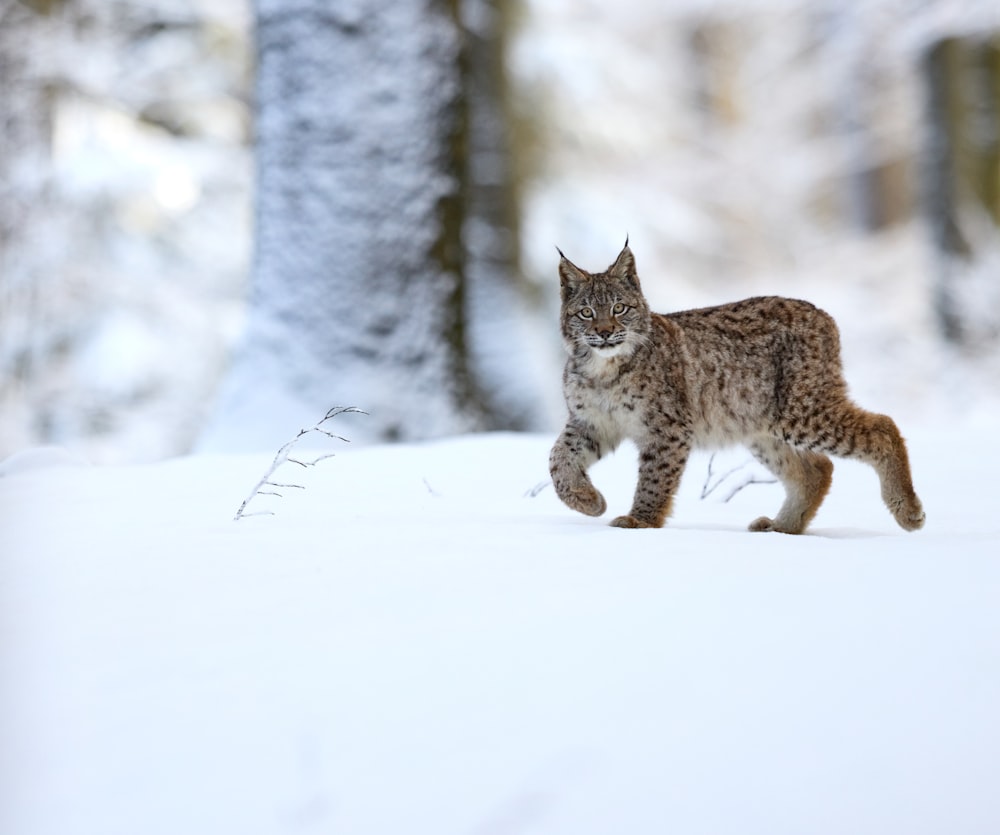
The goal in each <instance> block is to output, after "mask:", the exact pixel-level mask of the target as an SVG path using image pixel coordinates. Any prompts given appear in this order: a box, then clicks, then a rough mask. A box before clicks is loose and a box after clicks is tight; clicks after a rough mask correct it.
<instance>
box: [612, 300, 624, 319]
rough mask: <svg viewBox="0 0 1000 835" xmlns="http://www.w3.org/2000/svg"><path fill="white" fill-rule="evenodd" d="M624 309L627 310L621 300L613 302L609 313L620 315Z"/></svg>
mask: <svg viewBox="0 0 1000 835" xmlns="http://www.w3.org/2000/svg"><path fill="white" fill-rule="evenodd" d="M626 310H628V306H627V305H624V304H622V303H621V302H615V306H614V307H612V308H611V315H612V316H621V315H622V314H623V313H624V312H625V311H626Z"/></svg>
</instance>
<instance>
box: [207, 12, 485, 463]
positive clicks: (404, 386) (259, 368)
mask: <svg viewBox="0 0 1000 835" xmlns="http://www.w3.org/2000/svg"><path fill="white" fill-rule="evenodd" d="M456 14H457V13H456V9H455V7H454V4H452V3H450V2H448V0H405V2H393V3H385V2H383V1H382V0H351V2H337V3H333V4H331V3H329V2H327V0H258V3H257V40H258V70H257V72H258V81H257V95H258V102H257V106H258V113H257V154H258V161H257V166H258V183H257V188H258V194H257V217H256V228H257V251H256V257H255V265H254V269H253V277H252V299H251V312H250V318H249V321H248V326H247V334H246V339H245V346H244V349H243V351H242V352H241V354H240V355H239V357H238V358H237V361H236V364H235V367H234V369H233V371H232V374H231V376H230V379H229V380H228V382H227V384H226V387H225V391H224V395H223V398H224V402H223V407H222V413H221V414H220V415H219V416H218V418H217V420H216V426H215V427H213V428H212V430H211V431H210V432H209V442H211V439H212V435H213V434H218V433H220V432H223V433H225V434H226V435H228V436H229V437H230V438H231V439H232V440H234V441H235V443H238V444H240V445H244V446H245V445H247V444H248V443H255V444H261V443H271V442H272V441H273V437H275V436H280V435H279V433H277V427H278V425H279V424H280V426H281V427H282V428H281V432H280V434H287V432H288V431H289V426H293V427H294V426H295V424H296V421H298V422H299V423H301V425H303V426H305V425H309V424H311V423H313V422H315V420H316V417H317V415H322V414H323V413H325V411H326V410H327V409H328V408H329V407H330V406H334V405H356V406H360V407H362V408H364V409H365V410H366V411H368V412H369V413H370V415H371V416H370V417H369V418H365V419H363V420H359V421H357V422H356V426H357V427H358V428H357V430H354V429H347V430H345V434H347V435H348V436H350V437H352V438H357V437H358V436H359V435H360V436H362V437H369V438H371V439H390V440H391V439H407V438H426V437H433V436H439V435H445V434H451V433H456V432H461V431H465V430H470V429H475V428H478V427H481V426H483V425H485V424H484V416H483V412H482V409H481V407H480V403H479V398H478V395H477V390H476V385H475V383H474V381H473V379H472V374H471V373H470V371H469V368H468V365H467V359H466V332H465V322H464V315H463V313H464V293H465V272H466V264H465V260H466V259H465V253H464V249H463V245H462V239H461V235H462V226H463V222H464V220H465V211H466V208H465V202H466V201H465V198H466V192H467V185H468V184H467V177H466V170H467V166H466V159H465V154H466V153H467V101H466V91H465V90H464V89H463V78H462V38H461V31H460V28H459V25H458V21H457V18H456ZM223 424H226V427H225V428H224V429H223V428H222V425H223ZM240 427H242V429H241V428H240ZM258 427H259V429H260V431H259V432H257V433H256V434H255V433H254V430H255V428H258ZM234 433H235V434H234Z"/></svg>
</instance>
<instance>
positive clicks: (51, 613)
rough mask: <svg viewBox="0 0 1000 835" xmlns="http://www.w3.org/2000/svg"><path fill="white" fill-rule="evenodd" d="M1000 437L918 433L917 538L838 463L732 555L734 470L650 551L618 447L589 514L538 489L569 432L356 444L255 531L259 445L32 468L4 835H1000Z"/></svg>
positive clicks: (289, 475)
mask: <svg viewBox="0 0 1000 835" xmlns="http://www.w3.org/2000/svg"><path fill="white" fill-rule="evenodd" d="M900 422H901V423H902V422H904V421H902V420H901V421H900ZM994 437H995V431H994V429H981V430H976V431H973V430H968V431H962V432H955V431H949V432H944V431H931V430H928V431H924V432H917V433H911V437H910V448H911V456H912V459H913V467H914V475H915V480H916V484H917V488H918V491H919V492H920V494H921V497H922V498H923V500H924V504H925V507H926V508H927V512H928V522H927V526H926V528H925V529H924V530H923V531H921V532H919V533H916V534H905V533H903V532H902V531H900V530H899V529H898V528H897V527H895V524H894V523H893V521H892V520H891V518H890V516H889V514H888V513H887V512H886V511H885V509H884V508H883V507H882V505H881V502H880V501H879V498H878V485H877V481H876V478H875V475H874V474H873V473H872V472H871V471H870V470H869V469H867V468H865V467H863V466H861V465H855V464H851V463H848V462H838V463H837V470H836V472H835V476H834V487H833V491H832V493H831V495H830V497H829V498H828V499H827V502H826V504H825V505H824V506H823V508H822V509H821V511H820V513H819V516H818V518H817V519H816V522H815V525H814V528H813V529H812V531H811V534H810V535H806V536H802V537H787V536H783V535H779V534H750V533H747V532H745V530H744V526H745V525H746V523H748V522H749V521H750V520H751V519H753V518H755V517H756V516H758V515H759V514H761V513H764V512H773V511H774V510H776V508H777V506H778V504H779V503H780V499H781V494H780V488H779V487H777V486H775V485H753V486H749V487H747V488H745V489H743V490H742V491H739V492H738V493H737V494H736V495H735V496H734V497H733V498H732V500H731V501H729V502H723V501H722V500H721V497H722V496H723V495H724V494H725V493H726V492H727V491H728V490H729V489H731V487H732V486H733V485H735V484H738V483H739V480H740V479H745V478H746V477H747V475H748V471H747V470H740V471H738V472H737V473H735V474H734V475H733V476H732V477H731V478H730V479H728V480H726V482H725V483H724V484H722V485H721V486H720V487H719V488H718V489H716V490H715V491H714V492H713V493H712V494H711V495H710V496H709V498H708V499H706V500H701V499H700V498H699V496H700V493H701V491H702V489H703V485H704V484H705V482H706V475H707V461H708V459H707V458H706V457H704V456H699V457H695V458H694V459H693V460H692V462H691V464H690V466H689V468H688V472H687V475H686V477H685V480H684V483H683V485H682V490H681V494H680V495H679V497H678V502H677V507H676V511H675V514H674V518H673V519H672V520H671V522H670V523H669V525H668V527H667V528H666V529H664V530H658V531H625V530H618V529H612V528H610V527H608V526H607V525H606V522H607V518H610V516H611V514H614V513H620V512H623V511H624V510H626V509H627V508H628V504H629V499H630V495H631V491H632V489H633V484H634V477H635V455H634V451H629V450H627V449H626V450H623V451H621V452H619V453H618V455H617V456H615V457H613V458H611V459H608V460H606V461H604V462H601V464H599V465H598V466H597V468H595V471H594V476H595V481H596V483H597V484H598V486H599V487H601V488H602V489H603V490H604V491H605V494H606V496H607V497H608V500H609V516H608V517H607V518H606V519H603V520H595V519H589V518H586V517H583V516H579V515H576V514H574V513H573V512H571V511H569V510H568V509H566V508H565V507H563V506H562V505H561V504H560V503H559V501H558V499H557V498H556V497H555V496H554V494H553V491H552V489H551V487H547V488H543V489H541V490H540V492H537V494H536V495H534V496H533V495H531V493H532V492H533V488H535V487H536V486H538V485H540V484H544V482H545V481H546V478H547V472H546V462H547V453H548V447H549V445H550V443H551V441H552V438H551V437H548V436H545V437H542V436H517V435H489V436H473V437H467V438H463V439H457V440H450V441H444V442H437V443H433V444H426V445H421V446H397V447H370V448H365V449H355V450H351V449H349V448H348V449H347V451H344V450H343V449H342V448H337V449H336V450H335V451H336V452H337V455H336V457H335V458H332V459H329V460H326V461H322V462H320V463H319V464H318V465H317V466H316V467H315V468H313V469H308V470H300V469H299V468H296V467H294V466H292V465H286V467H285V468H283V469H282V470H281V471H279V473H278V476H279V478H282V479H284V480H289V481H298V483H300V484H302V485H304V486H305V489H303V490H296V489H288V490H286V491H285V492H286V494H287V495H286V497H285V498H284V499H277V498H273V497H264V496H262V497H257V499H255V500H254V502H253V503H252V504H251V509H253V508H254V505H255V506H256V509H257V510H261V511H264V510H272V511H274V513H275V515H273V516H259V517H253V518H247V519H244V520H242V521H240V522H234V521H232V517H233V514H234V513H235V511H236V508H237V507H238V506H239V503H240V501H241V500H242V498H243V497H244V495H245V494H246V492H247V491H248V490H249V489H250V487H251V486H252V485H253V484H254V483H255V482H256V480H257V479H258V478H259V477H260V475H261V473H262V472H263V471H264V470H265V469H266V467H267V465H268V464H269V463H270V461H271V458H272V455H273V451H272V452H271V453H267V454H262V455H255V456H246V457H226V456H215V457H210V456H200V457H192V458H188V459H182V460H175V461H170V462H166V463H160V464H155V465H145V466H136V467H130V468H94V467H87V466H79V465H75V466H66V467H63V466H59V461H58V456H57V455H54V454H53V453H52V451H51V450H49V451H44V452H43V453H40V454H39V455H37V456H32V455H31V454H30V453H27V454H22V455H21V456H19V460H18V462H16V463H17V466H12V467H9V468H8V469H7V470H5V471H3V475H2V476H0V514H2V516H0V571H2V574H0V595H2V599H0V623H2V626H0V634H2V635H3V645H2V656H0V663H2V670H0V682H2V685H0V738H2V740H3V742H2V744H0V792H2V796H0V831H2V832H4V833H16V835H42V833H53V835H77V834H78V833H100V834H101V835H111V833H138V832H141V833H144V835H155V833H170V835H175V834H176V833H211V835H216V833H220V832H233V833H237V832H238V833H301V832H306V833H308V832H317V833H320V832H322V833H350V834H351V835H364V833H380V834H381V833H385V834H386V835H398V833H407V834H408V835H415V834H416V833H428V835H449V833H463V834H464V833H477V834H479V835H482V834H483V833H491V834H492V833H566V835H586V833H609V832H628V833H652V832H657V833H667V832H669V833H684V835H688V834H690V833H734V835H737V833H738V835H749V834H750V833H767V835H776V833H789V834H791V833H796V835H798V834H799V833H813V834H815V833H831V835H842V834H843V833H852V835H860V834H861V833H873V835H874V834H875V833H878V835H883V834H884V833H907V834H908V835H912V834H913V833H944V832H948V833H952V832H954V833H963V835H974V834H975V833H984V835H985V833H995V832H998V831H1000V796H998V794H997V792H996V785H997V775H998V774H1000V715H998V709H997V705H1000V607H998V605H997V601H998V599H1000V562H998V560H997V554H998V553H1000V547H998V546H1000V518H998V516H997V514H996V502H995V498H994V494H993V493H992V486H993V483H994V481H995V478H996V472H997V470H998V468H1000V454H998V452H997V450H996V445H995V443H994V442H993V439H994ZM276 446H277V445H276ZM33 460H34V461H35V463H37V466H33V465H32V462H33ZM743 460H744V459H743V456H742V455H741V454H739V453H732V454H730V457H729V458H728V459H727V460H726V461H725V462H720V461H719V460H717V461H716V462H715V463H714V470H715V472H717V473H718V472H725V471H726V470H727V468H728V467H729V466H730V465H733V464H739V463H741V462H742V461H743ZM289 470H292V472H289ZM295 470H298V471H297V472H295Z"/></svg>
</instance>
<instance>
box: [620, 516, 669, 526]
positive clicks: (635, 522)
mask: <svg viewBox="0 0 1000 835" xmlns="http://www.w3.org/2000/svg"><path fill="white" fill-rule="evenodd" d="M611 527H613V528H656V527H659V526H658V525H653V524H651V523H649V522H643V521H642V520H641V519H636V518H635V517H634V516H619V517H617V518H615V519H612V520H611Z"/></svg>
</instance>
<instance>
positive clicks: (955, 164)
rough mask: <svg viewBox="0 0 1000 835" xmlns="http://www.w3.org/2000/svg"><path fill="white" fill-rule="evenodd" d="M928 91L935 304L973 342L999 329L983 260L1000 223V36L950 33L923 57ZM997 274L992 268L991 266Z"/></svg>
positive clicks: (946, 325) (954, 335)
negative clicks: (987, 315)
mask: <svg viewBox="0 0 1000 835" xmlns="http://www.w3.org/2000/svg"><path fill="white" fill-rule="evenodd" d="M923 74H924V79H925V86H926V90H927V97H926V98H927V149H926V161H925V166H924V205H925V210H926V214H927V217H928V221H929V224H930V228H931V233H932V238H933V242H934V245H935V249H936V252H937V256H938V258H937V261H938V270H937V283H936V290H935V302H936V309H937V313H938V319H939V322H940V324H941V329H942V331H943V333H944V335H945V337H946V338H947V339H948V340H949V341H951V342H954V343H957V344H962V345H969V344H971V343H972V342H974V341H977V340H978V339H980V338H981V337H982V335H983V334H984V333H987V334H990V333H995V332H996V330H997V329H998V328H1000V321H997V319H996V318H995V314H992V316H993V318H992V319H991V320H989V321H984V320H983V309H984V307H986V308H989V307H990V305H988V304H985V301H986V299H987V298H988V297H989V295H986V294H990V295H994V296H995V295H996V293H997V290H996V289H995V288H996V277H995V276H992V281H991V283H992V285H993V287H992V288H989V287H984V286H983V280H982V279H983V273H984V272H985V271H984V270H983V269H981V268H980V267H979V266H977V260H979V258H980V257H981V252H982V251H983V250H988V249H991V248H992V249H995V248H996V240H997V228H998V227H997V224H998V221H1000V185H998V184H1000V40H998V39H996V38H994V39H992V40H989V39H984V38H981V37H970V38H944V39H942V40H940V41H938V42H937V43H935V44H934V45H933V46H932V47H931V48H930V49H929V50H928V52H927V54H926V55H925V58H924V62H923ZM990 272H992V270H990Z"/></svg>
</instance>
